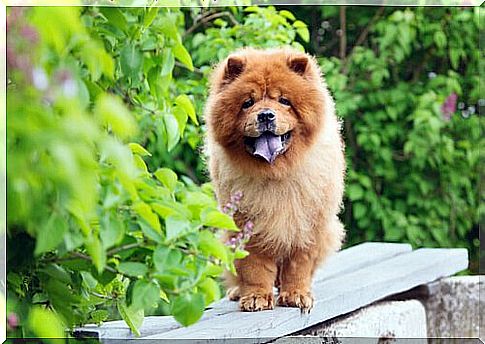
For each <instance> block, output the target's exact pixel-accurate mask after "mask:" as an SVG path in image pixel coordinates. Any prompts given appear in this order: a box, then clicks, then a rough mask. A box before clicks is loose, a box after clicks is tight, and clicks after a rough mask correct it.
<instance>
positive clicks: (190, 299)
mask: <svg viewBox="0 0 485 344" xmlns="http://www.w3.org/2000/svg"><path fill="white" fill-rule="evenodd" d="M204 308H205V303H204V295H203V294H201V293H195V294H183V295H180V296H177V297H176V298H175V299H174V300H173V302H172V308H171V313H172V314H173V316H174V318H175V320H177V321H178V322H179V323H181V324H182V325H183V326H189V325H192V324H194V323H195V322H197V320H199V319H200V317H201V316H202V314H203V313H204Z"/></svg>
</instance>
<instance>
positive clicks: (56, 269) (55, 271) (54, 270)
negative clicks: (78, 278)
mask: <svg viewBox="0 0 485 344" xmlns="http://www.w3.org/2000/svg"><path fill="white" fill-rule="evenodd" d="M40 271H42V272H45V273H46V274H48V275H49V276H50V277H52V278H55V279H56V280H58V281H61V282H63V283H66V284H68V283H71V282H72V281H71V276H70V275H69V274H68V273H67V271H66V270H65V269H64V268H63V267H61V266H59V265H57V264H49V265H46V266H45V267H44V268H43V269H41V270H40Z"/></svg>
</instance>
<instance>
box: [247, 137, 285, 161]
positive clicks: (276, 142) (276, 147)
mask: <svg viewBox="0 0 485 344" xmlns="http://www.w3.org/2000/svg"><path fill="white" fill-rule="evenodd" d="M255 146H256V149H255V151H254V153H253V154H254V155H255V156H259V157H261V158H263V159H264V160H266V161H267V162H269V163H270V164H272V163H273V161H274V160H275V159H276V157H277V156H278V154H279V153H280V152H281V151H282V150H283V144H282V143H281V138H280V137H279V136H276V135H273V134H271V133H264V134H262V135H261V136H260V137H258V138H256V142H255Z"/></svg>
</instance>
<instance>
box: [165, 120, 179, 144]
mask: <svg viewBox="0 0 485 344" xmlns="http://www.w3.org/2000/svg"><path fill="white" fill-rule="evenodd" d="M163 124H164V125H165V133H166V137H165V139H166V141H167V150H168V151H169V152H170V151H171V150H172V149H173V148H174V147H175V146H176V145H177V143H178V142H179V140H180V132H179V126H178V122H177V119H176V118H175V116H174V115H172V114H171V113H167V114H165V115H164V116H163Z"/></svg>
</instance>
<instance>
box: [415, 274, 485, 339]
mask: <svg viewBox="0 0 485 344" xmlns="http://www.w3.org/2000/svg"><path fill="white" fill-rule="evenodd" d="M484 278H485V276H455V277H448V278H443V279H441V280H439V281H437V282H435V283H433V284H431V285H430V286H429V295H428V297H427V298H425V299H423V300H422V302H423V304H424V306H425V308H426V315H427V324H428V336H429V337H440V338H443V337H447V338H451V337H454V338H481V339H482V341H483V340H484V335H485V333H484V332H483V331H484V330H483V328H484V326H485V321H484V315H483V312H484V310H485V297H481V298H480V290H481V291H482V293H483V292H484V291H485V290H484ZM482 295H485V294H482ZM480 330H481V333H480Z"/></svg>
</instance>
